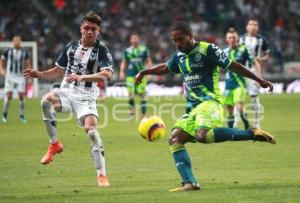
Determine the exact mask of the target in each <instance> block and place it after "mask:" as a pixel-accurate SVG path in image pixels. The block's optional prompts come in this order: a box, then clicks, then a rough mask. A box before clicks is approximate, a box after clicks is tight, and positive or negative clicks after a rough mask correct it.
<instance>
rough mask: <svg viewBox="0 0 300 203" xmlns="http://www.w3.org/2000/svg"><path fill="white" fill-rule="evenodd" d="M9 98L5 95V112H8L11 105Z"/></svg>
mask: <svg viewBox="0 0 300 203" xmlns="http://www.w3.org/2000/svg"><path fill="white" fill-rule="evenodd" d="M9 102H10V101H9V99H8V97H7V95H6V96H5V97H4V102H3V113H7V111H8V107H9Z"/></svg>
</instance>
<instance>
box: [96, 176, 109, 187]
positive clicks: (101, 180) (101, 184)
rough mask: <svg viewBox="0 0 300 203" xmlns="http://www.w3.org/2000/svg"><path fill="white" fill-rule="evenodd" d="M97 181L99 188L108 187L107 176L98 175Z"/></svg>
mask: <svg viewBox="0 0 300 203" xmlns="http://www.w3.org/2000/svg"><path fill="white" fill-rule="evenodd" d="M97 181H98V185H99V187H108V186H109V182H108V179H107V176H104V175H99V176H98V177H97Z"/></svg>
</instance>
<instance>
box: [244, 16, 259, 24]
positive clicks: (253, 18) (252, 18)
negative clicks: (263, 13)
mask: <svg viewBox="0 0 300 203" xmlns="http://www.w3.org/2000/svg"><path fill="white" fill-rule="evenodd" d="M250 21H256V22H257V23H258V22H259V21H258V18H257V17H255V16H250V17H249V18H248V21H247V23H249V22H250Z"/></svg>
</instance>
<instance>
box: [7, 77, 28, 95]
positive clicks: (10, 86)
mask: <svg viewBox="0 0 300 203" xmlns="http://www.w3.org/2000/svg"><path fill="white" fill-rule="evenodd" d="M14 88H16V89H17V91H18V92H19V93H25V92H26V80H25V78H24V77H23V76H13V75H7V76H6V77H5V85H4V91H5V92H12V91H13V90H14Z"/></svg>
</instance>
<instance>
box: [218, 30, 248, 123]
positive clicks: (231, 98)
mask: <svg viewBox="0 0 300 203" xmlns="http://www.w3.org/2000/svg"><path fill="white" fill-rule="evenodd" d="M238 37H239V36H238V33H237V31H236V30H235V29H234V28H230V29H229V30H228V32H227V33H226V42H227V44H228V47H227V48H225V49H224V52H225V53H226V55H227V56H228V57H229V59H231V60H233V61H237V62H239V63H240V64H243V65H244V66H245V67H247V68H249V67H251V66H252V64H253V62H254V59H253V57H252V55H251V54H250V53H249V51H248V49H247V47H246V46H245V45H240V44H239V41H238ZM224 96H225V102H224V103H225V105H226V106H227V110H228V117H227V123H228V127H230V128H238V124H239V120H240V118H242V121H243V123H244V127H245V129H248V128H249V122H248V120H247V118H246V115H245V114H244V112H243V108H244V103H245V100H246V81H245V78H244V77H243V76H241V75H240V74H237V73H234V72H232V71H230V70H228V69H227V72H226V81H225V92H224Z"/></svg>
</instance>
